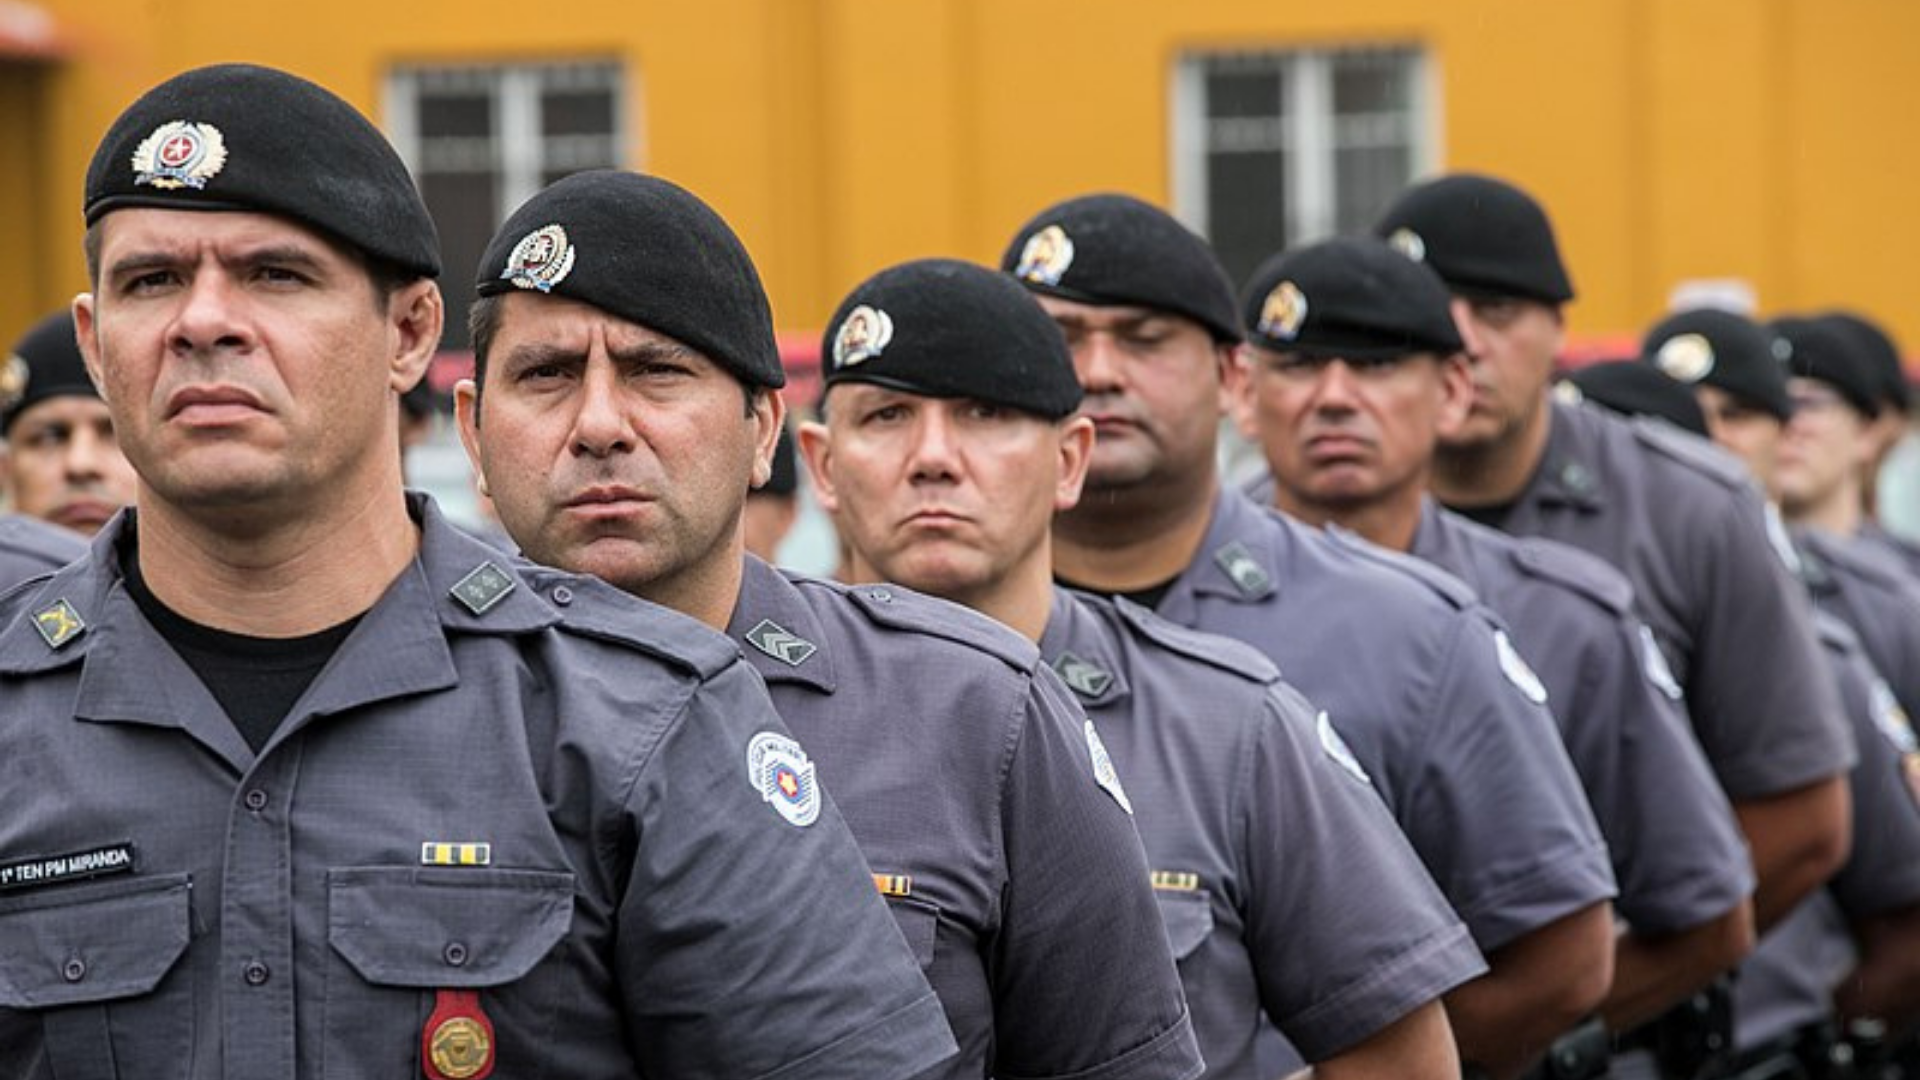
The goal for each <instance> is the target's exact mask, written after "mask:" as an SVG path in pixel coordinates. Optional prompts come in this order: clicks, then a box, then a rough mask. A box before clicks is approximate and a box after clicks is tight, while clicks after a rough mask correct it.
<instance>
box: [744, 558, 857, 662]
mask: <svg viewBox="0 0 1920 1080" xmlns="http://www.w3.org/2000/svg"><path fill="white" fill-rule="evenodd" d="M727 636H728V637H730V638H733V639H734V640H735V641H738V642H740V643H741V645H742V646H743V648H742V649H741V650H740V651H741V653H742V654H743V655H744V656H745V657H746V658H747V663H749V664H751V665H753V669H754V670H755V671H758V672H759V673H760V677H761V678H762V679H765V680H766V681H767V682H769V683H776V682H792V683H800V684H803V685H806V686H811V687H813V688H814V689H816V690H818V691H820V692H821V693H823V694H831V693H833V692H834V690H835V689H836V681H835V679H834V672H833V653H832V651H831V650H830V649H829V647H828V639H827V631H826V626H825V624H823V623H822V622H821V621H820V618H819V616H818V615H816V614H815V613H814V610H813V606H812V605H811V604H809V603H808V602H807V598H806V597H805V596H804V595H802V594H801V592H800V589H799V588H798V587H797V586H795V585H794V583H793V582H791V581H789V580H788V579H787V577H786V575H785V574H783V573H781V572H780V571H778V570H775V569H774V568H773V567H771V566H768V565H767V564H766V563H764V562H762V561H760V560H759V559H758V558H755V557H754V556H752V555H748V556H746V565H745V567H744V569H743V572H742V573H741V575H740V597H739V599H738V600H737V601H735V603H734V606H733V617H732V618H731V619H729V620H728V621H727Z"/></svg>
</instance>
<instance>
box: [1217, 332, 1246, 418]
mask: <svg viewBox="0 0 1920 1080" xmlns="http://www.w3.org/2000/svg"><path fill="white" fill-rule="evenodd" d="M1213 353H1214V365H1215V370H1216V374H1218V376H1219V378H1220V415H1222V416H1233V415H1235V412H1236V411H1237V402H1238V400H1239V398H1240V396H1241V395H1242V394H1245V393H1247V382H1248V380H1249V379H1250V378H1251V377H1252V376H1251V373H1250V372H1249V371H1248V370H1247V350H1246V349H1245V348H1244V347H1242V346H1239V345H1215V346H1214V347H1213Z"/></svg>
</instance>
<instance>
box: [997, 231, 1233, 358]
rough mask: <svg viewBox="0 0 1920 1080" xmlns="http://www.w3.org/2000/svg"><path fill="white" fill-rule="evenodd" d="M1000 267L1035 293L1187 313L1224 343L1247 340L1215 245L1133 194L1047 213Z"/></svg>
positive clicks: (1017, 240) (1022, 234)
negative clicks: (1237, 317)
mask: <svg viewBox="0 0 1920 1080" xmlns="http://www.w3.org/2000/svg"><path fill="white" fill-rule="evenodd" d="M1000 269H1002V270H1005V271H1006V272H1007V273H1009V274H1012V275H1013V276H1014V277H1017V278H1019V279H1020V281H1021V283H1022V284H1024V285H1026V287H1027V288H1029V289H1032V290H1033V291H1035V292H1039V293H1045V294H1047V295H1049V296H1058V297H1060V298H1062V299H1065V300H1074V301H1078V302H1079V303H1083V304H1096V305H1100V306H1104V307H1119V306H1138V307H1144V308H1152V309H1154V310H1156V311H1165V312H1171V313H1172V314H1175V315H1184V316H1186V317H1187V318H1189V319H1192V320H1193V321H1194V322H1197V323H1199V324H1200V325H1201V326H1203V327H1205V328H1206V329H1207V332H1208V333H1211V334H1212V335H1213V337H1214V340H1216V341H1223V342H1237V341H1239V340H1240V323H1239V320H1238V319H1236V318H1234V311H1233V282H1232V281H1230V280H1228V278H1227V272H1226V270H1225V269H1223V268H1222V267H1221V265H1220V260H1219V258H1218V257H1216V256H1215V255H1214V253H1213V248H1211V247H1209V246H1208V245H1207V242H1206V241H1205V240H1202V239H1201V238H1200V237H1199V236H1197V235H1195V234H1194V233H1193V231H1192V230H1190V229H1188V228H1187V227H1186V226H1185V225H1182V224H1180V223H1179V222H1178V221H1175V220H1174V219H1173V217H1172V216H1171V215H1169V214H1168V213H1167V212H1166V211H1164V210H1162V209H1160V208H1159V207H1157V206H1154V205H1152V204H1150V203H1145V202H1142V201H1140V200H1139V199H1136V198H1134V197H1132V196H1131V195H1083V196H1081V197H1080V198H1077V199H1069V200H1067V201H1066V202H1063V203H1059V204H1057V205H1055V206H1050V207H1048V208H1047V209H1045V210H1042V211H1041V212H1040V213H1039V214H1037V215H1036V216H1035V217H1034V218H1033V220H1032V221H1029V222H1027V223H1026V224H1025V225H1023V226H1021V227H1020V231H1019V232H1018V233H1016V234H1015V235H1014V238H1013V243H1011V244H1009V245H1007V250H1006V253H1005V254H1004V255H1002V256H1001V257H1000Z"/></svg>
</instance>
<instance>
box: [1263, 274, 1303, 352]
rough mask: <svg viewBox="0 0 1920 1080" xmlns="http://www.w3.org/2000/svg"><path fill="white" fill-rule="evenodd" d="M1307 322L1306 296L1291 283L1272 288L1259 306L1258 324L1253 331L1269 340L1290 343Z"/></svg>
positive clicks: (1287, 282) (1285, 282)
mask: <svg viewBox="0 0 1920 1080" xmlns="http://www.w3.org/2000/svg"><path fill="white" fill-rule="evenodd" d="M1306 321H1307V294H1306V293H1303V292H1301V291H1300V286H1298V285H1295V284H1294V283H1293V282H1291V281H1283V282H1281V283H1280V284H1278V285H1275V286H1274V287H1273V291H1272V292H1270V293H1268V294H1267V298H1266V300H1265V301H1263V302H1262V303H1261V304H1260V322H1259V324H1258V325H1257V326H1255V327H1254V329H1256V330H1258V331H1259V332H1260V333H1262V334H1265V335H1266V336H1268V337H1270V338H1277V339H1279V340H1281V341H1292V340H1293V339H1294V338H1296V337H1298V336H1299V334H1300V324H1302V323H1304V322H1306Z"/></svg>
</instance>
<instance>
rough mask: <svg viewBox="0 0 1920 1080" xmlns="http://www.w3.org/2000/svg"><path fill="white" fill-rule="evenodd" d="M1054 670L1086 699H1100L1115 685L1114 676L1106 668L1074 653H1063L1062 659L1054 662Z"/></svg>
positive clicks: (1075, 691) (1074, 690)
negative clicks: (1108, 688)
mask: <svg viewBox="0 0 1920 1080" xmlns="http://www.w3.org/2000/svg"><path fill="white" fill-rule="evenodd" d="M1053 670H1054V671H1056V672H1058V673H1059V675H1060V680H1061V681H1062V682H1064V683H1066V684H1067V686H1068V687H1070V688H1071V689H1072V690H1073V692H1074V693H1076V694H1079V695H1080V696H1081V697H1084V698H1096V697H1099V696H1100V695H1101V694H1102V693H1104V692H1105V691H1106V689H1107V687H1109V686H1112V685H1113V675H1112V674H1111V673H1109V672H1108V671H1107V670H1106V669H1105V668H1102V667H1100V666H1099V665H1098V664H1095V663H1093V662H1092V661H1089V660H1082V659H1080V658H1079V657H1077V656H1075V655H1073V654H1072V653H1061V654H1060V659H1058V660H1055V661H1054V662H1053Z"/></svg>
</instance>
